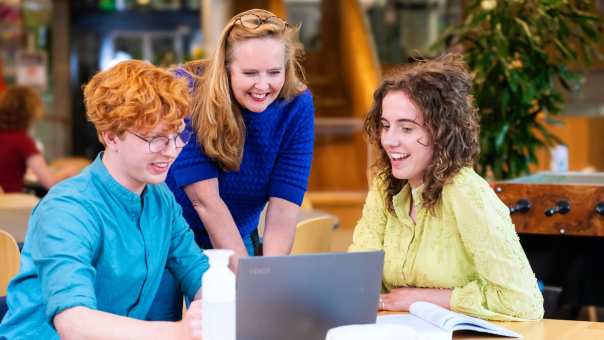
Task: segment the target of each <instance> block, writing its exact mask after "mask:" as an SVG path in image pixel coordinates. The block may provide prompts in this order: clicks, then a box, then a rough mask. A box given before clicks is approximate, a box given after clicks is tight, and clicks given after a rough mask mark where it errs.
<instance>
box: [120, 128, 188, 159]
mask: <svg viewBox="0 0 604 340" xmlns="http://www.w3.org/2000/svg"><path fill="white" fill-rule="evenodd" d="M128 132H130V133H131V134H133V135H135V136H136V137H138V138H140V139H141V140H144V141H145V142H147V144H148V145H149V152H152V153H158V152H162V151H164V150H165V149H166V148H167V147H168V145H170V141H173V142H174V147H175V148H176V149H182V148H184V147H185V145H187V143H189V141H190V140H191V136H192V135H193V132H192V131H191V130H190V129H184V130H183V131H182V132H181V133H179V134H177V135H176V136H174V137H167V136H155V137H143V136H141V135H139V134H136V133H134V132H132V131H128Z"/></svg>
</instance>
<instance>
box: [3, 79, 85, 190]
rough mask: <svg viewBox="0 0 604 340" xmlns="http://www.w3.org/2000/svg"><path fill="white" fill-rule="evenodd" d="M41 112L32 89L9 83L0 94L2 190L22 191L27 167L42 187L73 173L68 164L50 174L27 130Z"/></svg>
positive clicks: (40, 106) (41, 109)
mask: <svg viewBox="0 0 604 340" xmlns="http://www.w3.org/2000/svg"><path fill="white" fill-rule="evenodd" d="M43 113H44V106H43V103H42V99H41V98H40V95H39V94H38V92H36V90H34V89H33V88H31V87H26V86H10V87H8V88H7V89H6V91H4V92H2V93H1V94H0V163H2V167H0V187H1V188H2V190H3V191H4V192H7V193H8V192H21V191H23V181H24V176H25V172H26V170H27V169H28V168H30V169H31V170H32V172H33V173H34V175H35V176H36V177H37V179H38V181H39V183H40V184H41V185H42V186H43V187H44V188H46V189H48V188H50V187H51V186H52V185H53V184H55V183H56V182H58V181H60V180H61V179H63V178H66V177H69V176H71V175H73V174H74V173H75V169H71V168H69V167H66V168H63V169H62V170H61V171H58V172H56V173H52V172H51V171H50V169H49V167H48V164H47V163H46V160H44V156H42V154H41V153H40V150H39V149H38V147H37V146H36V142H35V141H34V139H33V138H32V137H31V136H30V135H29V133H28V130H29V129H30V128H31V127H32V125H33V124H34V123H35V122H36V120H38V119H40V118H41V117H42V115H43Z"/></svg>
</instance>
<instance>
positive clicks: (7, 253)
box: [0, 229, 19, 296]
mask: <svg viewBox="0 0 604 340" xmlns="http://www.w3.org/2000/svg"><path fill="white" fill-rule="evenodd" d="M18 272H19V247H18V246H17V242H16V241H15V239H14V238H13V237H12V236H11V235H10V234H9V233H7V232H6V231H4V230H2V229H0V296H4V295H6V288H7V287H8V283H9V282H10V280H11V279H12V278H13V277H14V276H15V275H17V273H18Z"/></svg>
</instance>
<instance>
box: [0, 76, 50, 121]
mask: <svg viewBox="0 0 604 340" xmlns="http://www.w3.org/2000/svg"><path fill="white" fill-rule="evenodd" d="M43 113H44V103H43V102H42V98H41V97H40V95H39V94H38V92H37V91H36V90H35V89H34V88H31V87H28V86H10V87H8V88H7V89H6V91H4V92H2V93H0V131H2V130H25V129H29V127H30V126H31V125H32V124H33V123H34V121H35V120H37V119H39V118H40V117H42V114H43Z"/></svg>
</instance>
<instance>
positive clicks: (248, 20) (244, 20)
mask: <svg viewBox="0 0 604 340" xmlns="http://www.w3.org/2000/svg"><path fill="white" fill-rule="evenodd" d="M235 23H239V24H240V25H241V26H243V27H244V28H247V29H252V30H253V29H256V28H258V27H260V26H262V25H263V24H271V25H274V26H276V27H277V28H279V29H282V30H285V29H286V28H287V27H289V24H288V23H287V21H285V20H283V19H281V18H279V17H278V16H275V15H271V16H270V17H266V18H261V17H260V16H258V15H256V14H251V13H250V14H244V15H241V16H239V17H238V18H237V19H235Z"/></svg>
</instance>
